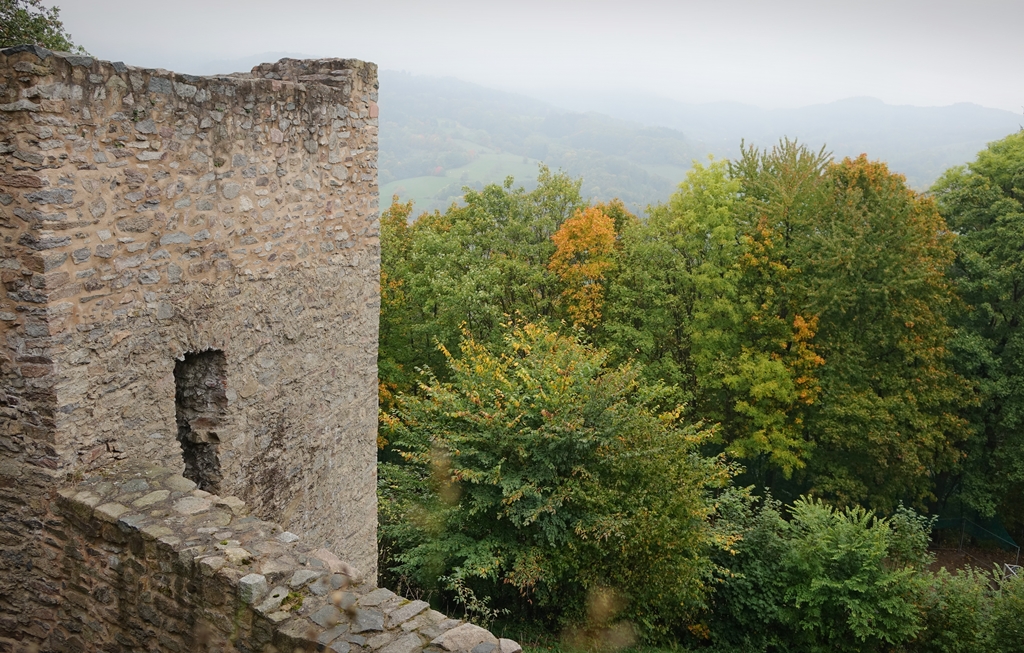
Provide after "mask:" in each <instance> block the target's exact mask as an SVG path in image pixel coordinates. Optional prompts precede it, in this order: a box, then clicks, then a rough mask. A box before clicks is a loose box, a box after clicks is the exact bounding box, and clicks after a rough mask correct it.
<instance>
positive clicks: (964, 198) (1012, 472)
mask: <svg viewBox="0 0 1024 653" xmlns="http://www.w3.org/2000/svg"><path fill="white" fill-rule="evenodd" d="M932 192H933V193H934V195H935V197H936V201H937V202H938V206H939V210H940V212H941V213H942V215H943V216H944V217H945V219H946V221H947V222H948V223H949V226H950V228H951V229H952V230H953V231H955V232H956V233H957V235H958V237H957V239H956V246H955V249H956V262H955V264H954V266H953V268H952V273H951V277H952V279H953V282H954V283H955V285H956V288H957V290H958V291H959V293H960V295H961V296H962V297H963V299H964V302H965V303H966V304H967V310H966V311H965V312H963V313H962V314H961V315H960V317H959V321H958V326H959V334H958V338H957V340H956V350H957V368H958V370H959V371H960V372H961V373H962V374H963V375H964V376H966V377H967V378H968V379H969V380H970V382H971V383H972V385H973V386H974V387H975V388H976V389H977V392H978V396H979V399H980V401H979V403H978V404H977V406H976V407H974V408H973V409H972V410H971V411H969V412H968V413H967V415H968V417H969V418H970V421H971V426H972V437H971V442H970V445H969V447H968V456H967V460H966V462H965V466H964V474H963V476H962V477H961V480H962V483H961V484H960V488H961V489H960V491H959V492H958V494H959V495H960V496H961V497H962V498H963V499H964V501H965V503H966V504H967V507H969V508H972V509H974V510H978V511H979V512H981V513H982V514H985V515H992V514H994V513H996V512H998V513H999V514H1000V515H1001V516H1002V517H1003V518H1004V519H1005V520H1007V521H1009V522H1015V523H1016V524H1017V525H1021V524H1024V508H1022V506H1021V503H1020V496H1021V493H1022V492H1024V132H1019V133H1017V134H1013V135H1011V136H1008V137H1006V138H1005V139H1003V140H1001V141H996V142H994V143H992V144H991V145H989V147H988V148H987V149H985V150H983V151H982V152H980V153H979V154H978V157H977V159H976V160H975V161H974V162H972V163H971V164H969V165H968V166H963V167H958V168H953V169H951V170H949V171H947V172H946V174H944V175H943V176H942V178H940V179H939V181H938V182H936V184H935V186H934V187H933V189H932Z"/></svg>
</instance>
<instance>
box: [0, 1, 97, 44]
mask: <svg viewBox="0 0 1024 653" xmlns="http://www.w3.org/2000/svg"><path fill="white" fill-rule="evenodd" d="M12 45H41V46H42V47H44V48H49V49H50V50H57V51H60V52H79V53H83V54H84V53H85V50H84V49H82V48H81V47H80V46H77V45H75V44H74V43H73V42H72V41H71V35H70V34H68V32H67V30H66V29H64V23H62V22H61V20H60V8H59V7H52V8H47V7H46V6H45V5H44V4H43V3H42V0H0V47H3V48H7V47H10V46H12Z"/></svg>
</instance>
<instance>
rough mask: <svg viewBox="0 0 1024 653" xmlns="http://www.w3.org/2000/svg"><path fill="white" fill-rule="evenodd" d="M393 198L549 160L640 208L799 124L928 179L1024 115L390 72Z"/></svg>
mask: <svg viewBox="0 0 1024 653" xmlns="http://www.w3.org/2000/svg"><path fill="white" fill-rule="evenodd" d="M380 82H381V85H380V105H381V125H380V161H379V172H380V183H381V198H382V205H384V206H387V205H388V204H389V203H390V197H391V195H392V194H395V193H398V194H399V195H400V196H401V197H402V198H403V199H413V200H415V201H416V208H417V211H420V210H433V209H435V208H442V209H443V208H445V207H447V206H448V205H449V204H451V203H452V202H454V201H457V200H458V199H459V198H460V197H461V196H462V188H463V186H470V187H473V188H481V187H483V185H484V184H486V183H491V182H501V181H502V180H504V178H505V177H506V176H508V175H513V176H514V177H515V178H516V182H517V183H518V184H523V185H525V186H527V187H530V185H531V182H532V181H533V180H534V178H535V177H536V174H537V165H538V164H539V163H541V162H543V163H545V164H547V165H549V166H551V167H552V168H561V169H564V170H566V171H567V172H569V173H570V174H572V175H573V176H578V177H583V180H584V181H583V192H584V195H585V196H588V197H591V198H592V199H595V200H607V199H611V198H612V197H619V198H621V199H622V200H623V201H625V202H626V203H627V205H629V206H630V207H631V208H632V209H634V210H637V211H639V210H642V209H643V208H644V207H645V206H646V205H647V204H649V203H652V202H657V201H662V200H664V199H666V198H667V197H668V196H669V194H670V193H671V192H672V191H673V190H674V189H675V187H676V185H677V184H678V183H679V182H680V181H681V180H682V178H683V176H684V175H685V174H686V170H687V169H688V168H689V167H690V165H691V163H692V161H693V160H694V159H704V158H705V157H706V156H707V155H708V154H709V153H710V154H714V155H715V156H718V157H735V156H736V155H737V154H738V153H739V146H740V142H741V140H745V141H746V142H747V143H748V144H754V145H758V146H770V145H772V144H773V143H776V142H778V140H779V139H780V138H783V137H790V138H796V139H798V140H799V141H801V142H803V143H806V144H807V145H809V146H811V147H813V148H815V149H817V148H819V147H821V146H822V145H826V146H827V149H828V150H829V151H831V152H832V153H833V154H834V155H835V156H836V157H844V156H857V155H859V154H860V153H862V152H864V153H867V154H868V156H869V157H870V158H872V159H881V160H884V161H886V162H888V164H889V166H890V168H891V169H893V170H895V171H898V172H901V173H903V174H904V175H906V177H907V180H908V182H909V184H910V185H911V186H912V187H914V188H916V189H918V190H925V189H927V188H928V187H929V186H930V185H931V184H932V183H933V182H934V181H935V179H937V178H938V176H939V175H940V174H942V172H943V171H944V170H946V169H947V168H949V167H952V166H954V165H959V164H962V163H965V162H967V161H970V160H971V159H973V158H974V155H975V154H976V153H977V152H978V151H979V150H980V149H982V148H984V147H985V145H986V143H988V142H990V141H993V140H996V139H999V138H1002V137H1004V136H1006V135H1008V134H1010V133H1012V132H1015V131H1017V130H1018V129H1020V128H1021V124H1022V123H1024V116H1018V115H1016V114H1014V113H1011V112H1009V111H1002V110H999V109H988V108H985V107H981V106H978V105H974V104H966V103H965V104H955V105H952V106H946V107H914V106H893V105H887V104H885V103H883V102H882V101H880V100H876V99H873V98H851V99H847V100H841V101H838V102H832V103H830V104H820V105H813V106H808V107H802V108H799V109H760V108H757V107H753V106H750V105H744V104H738V103H727V102H723V103H713V104H684V103H680V102H675V101H672V100H666V99H664V98H643V97H636V96H628V95H627V96H623V95H621V94H616V93H594V94H593V95H585V94H580V93H572V94H569V93H566V94H558V93H553V94H548V95H547V96H546V98H547V99H548V100H549V101H550V102H544V101H541V100H537V99H533V98H530V97H527V96H525V95H517V94H514V93H506V92H502V91H496V90H492V89H488V88H484V87H482V86H478V85H476V84H471V83H468V82H463V81H460V80H457V79H454V78H437V77H426V76H418V75H410V74H407V73H399V72H394V71H382V72H381V73H380Z"/></svg>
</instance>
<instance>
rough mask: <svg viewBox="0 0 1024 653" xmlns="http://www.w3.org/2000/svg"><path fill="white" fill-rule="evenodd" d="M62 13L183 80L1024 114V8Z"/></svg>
mask: <svg viewBox="0 0 1024 653" xmlns="http://www.w3.org/2000/svg"><path fill="white" fill-rule="evenodd" d="M50 2H52V0H48V3H50ZM58 4H59V6H60V7H61V8H62V17H63V19H64V23H65V26H66V27H67V28H68V30H69V31H70V32H71V34H72V36H73V38H74V39H75V41H76V42H77V43H79V44H81V45H83V46H84V47H85V48H86V49H87V50H89V51H90V52H91V53H92V54H94V55H96V56H98V57H101V58H103V59H110V60H121V61H124V62H125V63H128V64H132V65H140V66H152V67H162V68H168V69H172V70H177V71H179V72H199V73H206V72H214V71H212V70H210V69H209V66H210V62H230V61H233V60H238V59H242V58H244V57H248V56H251V55H255V54H259V53H267V52H277V53H281V52H287V53H301V54H307V55H314V56H335V57H354V58H358V59H365V60H369V61H373V62H376V63H377V64H379V65H380V67H381V68H382V69H393V70H406V71H409V72H412V73H422V74H430V75H450V76H454V77H458V78H461V79H464V80H467V81H472V82H476V83H479V84H483V85H486V86H490V87H493V88H500V89H504V90H511V91H519V92H524V93H527V94H530V95H534V96H536V97H540V98H543V97H544V95H545V93H547V92H553V91H554V90H555V89H558V90H559V93H564V92H565V91H566V90H576V89H579V90H581V91H586V92H587V93H588V94H593V93H595V92H600V93H608V94H611V95H617V96H620V97H621V99H622V101H623V102H629V101H630V98H631V97H641V98H642V97H643V96H663V97H668V98H672V99H676V100H681V101H684V102H709V101H719V100H734V101H740V102H746V103H749V104H754V105H758V106H762V107H792V106H801V105H806V104H812V103H820V102H830V101H833V100H838V99H843V98H847V97H853V96H873V97H877V98H880V99H882V100H884V101H885V102H888V103H891V104H916V105H946V104H952V103H955V102H974V103H977V104H981V105H984V106H989V107H996V108H1001V109H1006V110H1010V111H1014V112H1016V113H1021V112H1022V105H1024V38H1022V37H1021V33H1022V32H1021V26H1022V25H1024V0H973V1H970V2H968V1H966V0H957V1H949V0H887V1H885V0H846V1H843V2H835V1H831V0H784V1H779V2H772V1H768V0H726V1H723V0H715V1H705V2H693V1H688V0H685V1H676V2H671V1H667V0H632V1H631V2H625V1H623V0H617V1H615V2H610V1H604V0H591V1H588V2H584V1H576V0H573V1H566V0H548V1H546V2H542V1H537V0H517V1H515V2H509V1H502V2H487V1H486V0H476V1H472V2H471V1H462V0H459V1H448V0H435V1H432V2H431V1H424V0H361V1H360V2H352V1H350V0H331V1H320V0H277V1H268V0H163V1H160V2H158V1H154V0H131V1H129V0H61V1H60V2H58ZM220 72H232V71H231V70H222V71H220Z"/></svg>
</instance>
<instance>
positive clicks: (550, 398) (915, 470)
mask: <svg viewBox="0 0 1024 653" xmlns="http://www.w3.org/2000/svg"><path fill="white" fill-rule="evenodd" d="M1022 180H1024V132H1021V133H1018V134H1014V135H1011V136H1009V137H1007V138H1005V139H1004V140H1002V141H999V142H997V143H994V144H992V145H991V146H990V147H989V148H987V149H986V150H984V151H983V152H982V153H981V154H979V155H978V157H977V158H976V160H975V161H974V162H972V163H971V164H970V165H969V166H966V167H959V168H953V169H951V170H949V171H948V172H946V173H945V174H944V175H943V177H942V178H941V179H940V180H939V182H938V183H937V184H936V185H935V187H934V188H933V189H932V191H931V192H929V193H919V192H917V191H914V190H913V189H911V188H910V187H909V186H908V184H907V182H906V180H905V178H904V177H903V176H901V175H899V174H897V173H895V172H894V171H892V170H890V169H889V168H888V166H887V165H886V164H885V163H883V162H879V161H873V160H871V159H869V158H867V157H866V156H860V157H856V158H843V159H836V158H833V157H832V156H830V155H829V154H828V153H827V152H826V151H825V150H824V149H822V150H813V149H809V148H807V147H805V146H802V145H798V144H796V143H793V142H791V141H783V142H782V143H780V144H778V145H776V146H774V147H771V148H756V147H747V148H745V149H743V150H742V152H741V154H740V156H738V157H736V158H735V159H733V160H722V161H716V162H712V163H710V164H707V165H703V164H695V165H694V167H693V168H692V169H691V170H690V171H689V173H688V174H687V175H686V177H685V180H684V181H683V183H682V184H681V185H680V186H679V187H678V188H677V190H676V191H675V192H674V193H673V194H672V195H671V197H669V198H668V200H667V201H666V202H662V203H658V204H656V205H654V206H652V207H651V208H650V210H649V211H647V212H645V213H643V214H640V215H637V214H634V213H632V212H631V211H629V210H628V208H627V207H626V205H624V204H623V203H622V202H619V201H610V202H604V203H593V202H591V201H589V200H588V199H587V198H586V197H585V196H584V194H583V193H582V184H583V183H584V182H583V181H582V180H580V179H578V178H573V177H572V176H571V175H567V174H564V173H552V172H551V171H550V170H548V169H547V168H542V169H541V170H540V175H539V177H538V178H537V183H536V185H535V186H534V187H533V189H532V190H527V189H524V188H521V187H518V186H516V185H514V184H513V183H511V182H509V183H506V184H505V185H502V186H499V185H489V186H486V187H484V188H483V189H481V190H479V191H474V190H471V191H469V192H467V193H466V196H465V199H464V202H463V203H461V204H459V205H456V206H452V207H450V208H448V209H447V210H446V211H444V212H440V211H438V212H434V213H430V214H422V215H420V216H419V217H418V218H416V219H412V218H414V217H415V215H416V214H415V213H414V207H413V205H412V204H411V203H396V204H394V205H392V206H391V208H390V209H389V210H388V211H386V212H385V213H384V214H383V216H382V273H381V284H382V305H381V323H380V324H381V331H380V382H381V386H380V391H381V428H380V446H381V453H380V490H379V491H380V499H381V502H380V505H381V508H380V519H381V533H380V536H381V547H382V553H381V555H382V562H381V565H382V569H383V570H385V572H384V573H385V574H386V575H387V576H386V577H387V578H388V579H389V580H388V582H392V583H393V584H407V585H409V586H410V587H413V588H417V589H418V590H419V591H422V592H424V593H427V594H429V595H431V596H434V597H435V600H437V601H440V602H445V601H449V602H451V603H452V604H455V605H461V606H462V607H463V608H464V609H465V610H466V611H467V613H468V614H469V615H470V616H472V617H473V618H475V619H477V620H479V621H482V622H489V621H492V620H494V619H499V620H501V619H508V620H511V621H510V622H509V623H510V624H511V625H509V626H508V627H511V628H516V627H519V628H522V627H529V628H533V629H540V630H543V631H547V632H550V633H561V635H560V636H561V637H562V638H563V641H565V642H567V643H568V644H569V645H572V646H582V647H593V646H598V645H603V644H602V643H605V644H606V643H608V642H613V643H615V642H618V644H617V645H618V646H625V645H628V644H629V643H631V642H636V641H646V642H649V643H662V644H671V645H673V646H678V645H683V646H686V647H690V648H692V649H703V648H710V649H714V650H718V651H723V652H724V651H808V652H811V651H826V650H827V651H851V652H852V651H897V650H899V651H973V650H991V651H1020V650H1021V644H1020V643H1021V642H1022V641H1024V639H1022V637H1024V631H1022V630H1021V629H1022V628H1024V626H1022V624H1024V579H1019V578H1015V577H1014V576H1013V574H1012V573H1009V572H1008V571H1007V570H1006V569H999V570H995V571H993V570H991V569H980V568H979V569H971V568H967V569H959V570H940V571H934V570H932V569H931V568H930V565H931V564H932V560H933V557H932V554H931V553H930V551H929V542H930V540H931V538H932V537H933V532H932V531H933V528H934V526H935V522H934V521H933V517H934V516H935V515H943V516H945V517H956V518H964V517H968V518H970V519H972V520H976V521H983V520H986V519H991V520H995V521H996V522H998V523H1001V524H1002V525H1004V526H1005V527H1006V528H1007V529H1008V530H1009V531H1010V533H1012V534H1013V535H1014V536H1015V537H1017V538H1018V539H1019V538H1020V536H1021V535H1022V534H1024V511H1022V509H1021V506H1022V505H1024V504H1022V502H1021V496H1022V495H1021V492H1022V489H1024V466H1022V461H1024V441H1022V440H1021V438H1020V435H1019V433H1020V429H1021V416H1022V415H1024V411H1022V409H1021V406H1024V403H1022V397H1024V395H1022V394H1021V388H1022V387H1024V383H1021V379H1020V378H1019V377H1020V376H1021V372H1020V370H1021V369H1024V353H1022V352H1024V349H1022V348H1021V342H1020V341H1021V338H1022V328H1024V327H1022V326H1021V323H1020V319H1019V317H1020V312H1021V305H1022V302H1024V294H1022V293H1021V292H1020V288H1024V277H1022V276H1021V275H1022V269H1021V266H1022V264H1024V259H1022V255H1021V252H1022V251H1024V245H1022V244H1021V241H1022V238H1024V208H1022V207H1024V204H1022V202H1024V188H1022ZM958 535H959V533H958ZM1010 560H1011V561H1012V558H1010ZM1007 569H1008V568H1007ZM516 624H518V625H516ZM524 624H527V625H526V626H524Z"/></svg>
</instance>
